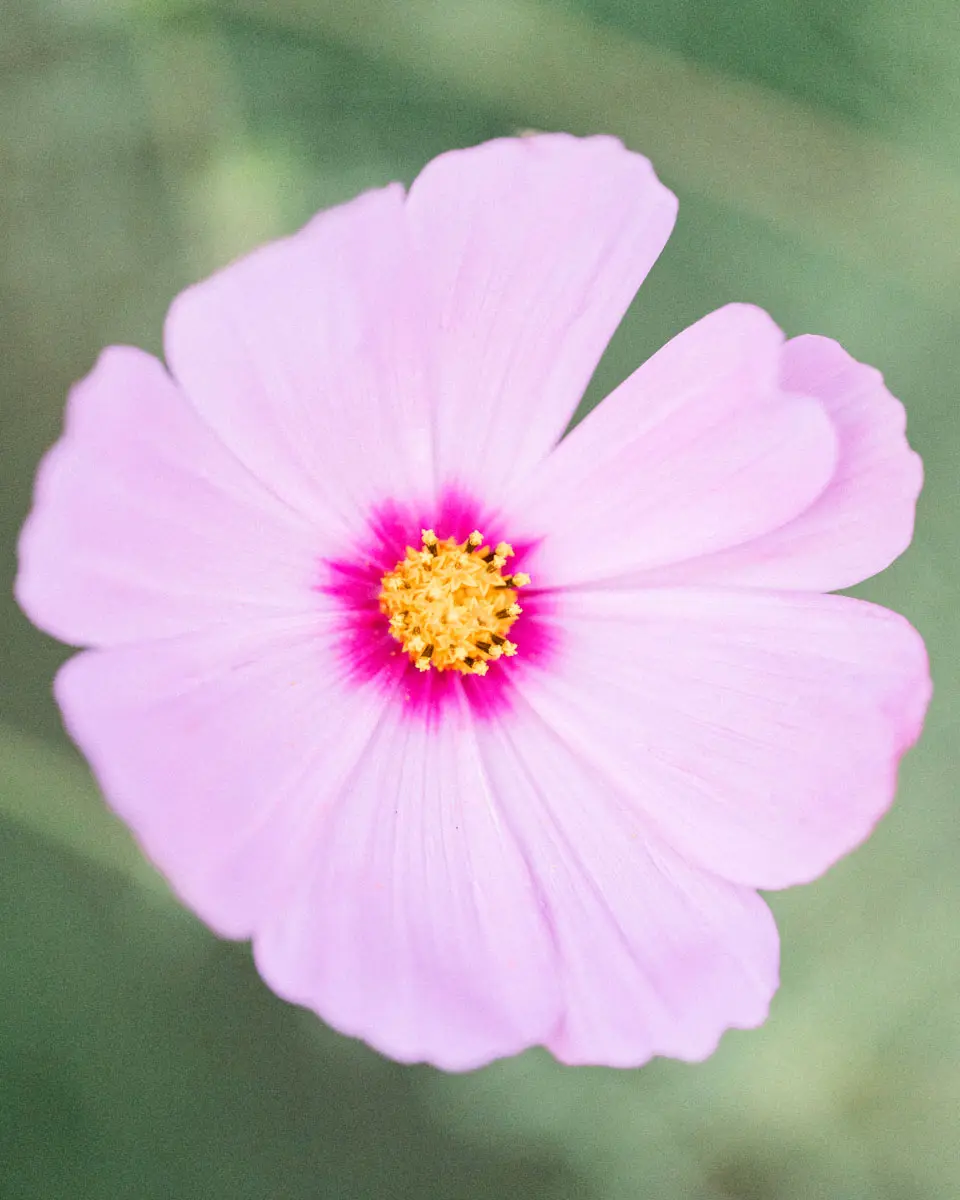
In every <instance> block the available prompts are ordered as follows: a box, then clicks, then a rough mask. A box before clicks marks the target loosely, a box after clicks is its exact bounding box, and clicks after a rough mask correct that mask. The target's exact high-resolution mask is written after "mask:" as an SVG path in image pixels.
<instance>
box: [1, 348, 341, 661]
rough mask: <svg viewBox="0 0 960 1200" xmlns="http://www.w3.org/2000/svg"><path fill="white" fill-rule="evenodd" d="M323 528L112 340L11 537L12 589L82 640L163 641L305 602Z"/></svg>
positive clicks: (142, 359) (79, 390)
mask: <svg viewBox="0 0 960 1200" xmlns="http://www.w3.org/2000/svg"><path fill="white" fill-rule="evenodd" d="M317 537H318V531H317V530H315V529H313V528H312V527H311V526H310V525H309V524H308V523H306V522H305V521H304V519H303V518H302V517H300V516H299V514H297V513H295V512H293V511H292V510H291V509H289V508H288V507H287V506H285V505H284V504H282V503H281V502H280V501H279V500H277V498H276V497H275V496H273V495H272V494H271V493H270V492H269V491H267V490H266V489H265V488H263V487H262V486H261V485H260V484H259V483H258V482H257V480H255V479H254V478H252V477H251V475H250V474H249V473H248V472H247V471H246V470H245V469H244V468H243V467H242V466H241V465H240V464H239V463H238V462H237V461H236V460H235V459H234V458H232V457H231V455H230V454H229V453H228V452H227V451H226V450H225V449H224V447H223V446H222V445H221V444H220V443H219V442H218V441H217V439H216V438H215V437H214V436H213V435H212V434H211V433H210V431H209V430H208V429H207V428H206V427H205V426H204V425H203V424H202V423H201V422H200V421H199V420H198V418H197V416H196V414H195V413H194V412H193V411H192V410H191V409H190V407H189V406H188V405H187V403H186V402H185V400H184V398H183V395H182V394H181V392H180V391H179V390H178V389H177V387H176V385H175V384H174V383H173V382H172V381H171V380H170V378H169V376H168V375H167V374H166V372H165V371H164V369H163V367H162V366H161V364H160V363H159V362H157V361H156V359H154V358H151V357H150V355H148V354H144V353H143V352H142V351H140V350H134V349H131V348H130V347H125V346H118V347H112V348H111V349H109V350H106V351H105V352H104V354H103V355H102V356H101V358H100V360H99V362H98V363H97V365H96V367H95V368H94V370H93V371H92V372H91V374H90V375H88V376H87V378H86V379H84V380H83V381H82V382H81V383H78V384H77V385H76V387H75V388H74V389H73V392H72V393H71V397H70V404H69V408H68V413H67V424H66V431H65V433H64V436H63V438H62V439H61V440H60V441H59V442H58V443H57V445H56V446H55V447H54V448H53V449H52V450H51V451H50V453H49V454H48V455H47V458H46V459H45V460H44V463H43V465H42V467H41V469H40V474H39V477H38V481H37V489H36V498H35V506H34V510H33V512H32V514H31V516H30V518H29V520H28V521H27V524H26V526H25V527H24V531H23V534H22V536H21V541H20V574H19V577H18V580H17V587H16V592H17V598H18V600H19V602H20V604H21V605H22V607H23V608H24V610H25V611H26V612H27V613H28V614H29V616H30V617H31V619H32V620H33V621H34V622H35V623H36V624H38V625H39V626H40V627H41V628H43V629H45V630H47V631H48V632H49V633H52V634H54V635H55V636H57V637H59V638H61V639H63V640H64V641H68V642H73V643H77V644H95V645H111V644H116V643H119V642H127V641H131V640H135V639H138V638H153V637H165V636H168V635H170V634H175V633H181V632H184V631H185V630H190V629H197V628H200V627H202V626H205V625H207V626H208V625H212V624H219V623H221V622H223V621H226V620H228V619H231V618H237V617H241V616H249V615H251V614H256V613H263V612H270V611H290V610H296V609H300V610H302V609H303V607H304V605H305V604H308V603H309V602H310V591H309V588H310V583H311V574H312V572H313V570H314V561H315V557H316V552H317Z"/></svg>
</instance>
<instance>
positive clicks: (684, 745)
mask: <svg viewBox="0 0 960 1200" xmlns="http://www.w3.org/2000/svg"><path fill="white" fill-rule="evenodd" d="M556 620H557V621H558V628H562V636H563V650H562V653H559V654H558V655H557V656H556V659H555V661H554V663H553V664H552V665H551V669H550V671H549V672H547V671H544V672H538V671H530V672H526V673H525V674H524V675H523V676H522V677H520V682H521V686H522V688H523V693H524V696H525V698H526V700H527V702H528V703H529V704H530V705H531V707H532V708H533V709H534V710H535V711H536V712H537V714H538V715H539V716H540V718H541V719H542V720H543V721H544V722H545V723H546V724H548V725H549V726H550V728H551V729H552V730H553V731H554V733H555V735H556V739H557V742H558V744H561V743H563V744H567V745H569V746H571V747H573V748H575V749H576V750H577V751H578V753H580V754H581V755H582V757H583V758H584V760H585V761H586V762H588V763H589V764H590V767H591V769H592V771H593V773H594V776H593V777H594V780H595V788H596V790H597V791H598V792H599V793H601V794H602V793H603V791H604V790H605V789H607V788H612V789H614V790H618V791H620V792H622V793H623V794H624V795H627V796H630V797H631V798H632V800H631V802H632V804H633V806H634V809H635V812H636V814H637V818H638V819H639V818H640V815H641V814H642V816H643V819H644V820H646V821H649V822H650V823H651V824H652V825H653V826H654V827H655V828H657V829H658V830H659V831H660V832H661V833H662V834H663V836H664V837H665V838H666V840H667V841H668V842H669V844H670V845H671V846H673V847H675V848H676V849H677V850H678V851H679V852H680V853H681V854H682V855H683V856H684V857H685V858H686V859H688V860H690V861H692V862H695V863H699V864H701V865H702V866H704V867H705V868H707V869H709V870H711V871H715V872H716V873H717V874H719V875H722V876H723V877H724V878H727V879H730V880H733V881H735V882H738V883H744V884H749V885H752V886H755V887H766V888H779V887H786V886H788V885H790V884H795V883H804V882H807V881H808V880H810V879H812V878H814V877H815V876H817V875H819V874H820V873H821V872H823V871H824V870H825V869H826V868H827V867H829V866H830V865H831V864H832V863H834V862H835V861H836V860H837V859H838V858H840V857H841V856H842V855H843V854H846V853H847V852H848V851H850V850H851V849H853V847H854V846H856V845H857V844H858V843H859V842H860V841H862V840H863V838H865V837H866V835H867V834H868V833H869V832H870V830H871V829H872V828H873V826H874V824H875V823H876V821H877V820H878V819H879V818H880V817H881V816H882V814H883V813H884V812H885V811H886V809H887V807H888V806H889V804H890V802H891V800H892V799H893V793H894V788H895V785H896V775H897V765H898V762H899V759H900V757H901V755H902V754H903V753H904V751H905V750H907V749H908V748H909V747H910V746H911V745H912V744H913V743H914V741H915V740H916V738H917V737H918V735H919V732H920V726H921V723H922V721H923V716H924V712H925V709H926V705H927V702H928V700H929V696H930V682H929V676H928V671H927V660H926V653H925V650H924V646H923V641H922V639H921V638H920V636H919V634H918V633H917V632H916V630H914V629H913V628H912V627H911V626H910V625H909V624H908V622H907V621H905V620H904V619H903V618H902V617H900V616H898V615H897V614H896V613H892V612H889V611H888V610H887V609H883V608H879V607H877V606H875V605H871V604H867V603H865V602H863V601H858V600H852V599H848V598H846V597H839V596H809V595H798V594H795V593H782V594H770V593H762V592H752V591H734V590H709V589H679V590H669V589H662V590H661V589H649V590H638V591H623V592H615V591H614V592H592V593H591V592H581V593H575V592H574V593H569V594H567V595H565V596H564V597H563V598H562V601H558V608H557V615H556Z"/></svg>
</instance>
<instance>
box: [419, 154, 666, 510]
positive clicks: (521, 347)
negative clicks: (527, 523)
mask: <svg viewBox="0 0 960 1200" xmlns="http://www.w3.org/2000/svg"><path fill="white" fill-rule="evenodd" d="M676 204H677V202H676V199H675V197H674V196H673V195H672V194H671V193H670V192H669V191H667V189H666V188H665V187H663V185H662V184H660V183H659V182H658V180H657V178H656V176H655V175H654V173H653V169H652V168H651V166H650V164H649V163H648V162H647V160H646V159H645V158H641V157H640V155H638V154H632V153H629V152H628V151H626V150H625V149H624V148H623V146H622V145H621V144H620V143H619V142H618V141H616V140H615V139H614V138H609V137H592V138H587V139H578V138H574V137H570V136H569V135H567V134H543V135H538V136H533V137H524V138H519V139H504V140H500V141H494V142H488V143H486V144H485V145H483V146H477V147H475V148H473V149H470V150H457V151H453V152H451V153H449V154H443V155H441V156H440V157H439V158H437V159H435V160H434V161H433V162H432V163H430V164H429V165H428V166H427V167H426V168H425V169H424V171H423V172H422V173H421V175H420V176H419V178H418V179H417V180H416V182H415V183H414V184H413V187H412V188H411V191H410V197H409V200H408V203H407V209H408V214H409V218H410V222H411V226H412V229H413V233H414V237H415V239H416V242H417V246H418V248H419V252H420V255H421V259H422V262H423V266H424V271H425V272H426V273H427V275H428V278H429V280H430V283H431V285H432V287H433V290H434V293H435V296H436V298H437V303H438V306H439V327H438V328H437V330H436V336H435V341H436V346H435V352H436V355H437V396H438V398H439V403H438V408H437V412H436V436H437V465H438V470H439V472H440V473H441V475H442V482H445V483H449V484H452V485H455V486H460V487H462V488H464V489H466V490H467V491H475V492H477V493H478V494H484V495H486V496H488V497H490V498H491V499H494V498H502V497H503V496H504V495H505V493H506V491H507V490H508V489H509V487H510V486H511V485H513V484H515V483H517V482H520V481H522V480H523V479H524V477H525V475H526V474H527V473H528V472H529V471H530V470H531V469H532V468H533V467H535V466H536V464H537V463H538V462H540V461H541V459H542V458H543V457H544V456H545V455H546V453H547V452H548V451H549V450H550V448H551V447H552V446H553V445H554V444H555V443H556V442H557V441H558V440H559V438H560V436H561V434H562V433H563V431H564V429H565V428H566V425H567V423H568V422H569V420H570V417H571V416H572V414H573V411H574V409H575V408H576V406H577V403H578V401H579V400H580V397H581V395H582V394H583V391H584V389H585V387H586V385H587V383H588V381H589V379H590V376H591V375H592V374H593V371H594V368H595V367H596V365H597V362H598V361H599V359H600V356H601V354H602V353H603V351H604V348H605V347H606V345H607V342H608V341H609V340H610V337H611V336H612V334H613V332H614V330H615V329H616V327H617V325H618V324H619V323H620V319H621V317H622V316H623V314H624V312H625V311H626V309H627V306H628V305H629V303H630V301H631V300H632V299H633V297H634V294H635V293H636V291H637V288H638V287H639V286H640V284H641V282H642V281H643V279H644V277H645V276H646V274H647V272H648V271H649V270H650V268H651V267H652V266H653V264H654V262H655V261H656V259H657V256H658V255H659V254H660V251H661V250H662V249H663V246H664V244H665V243H666V240H667V238H668V237H669V235H670V231H671V229H672V228H673V223H674V220H675V217H676Z"/></svg>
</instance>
